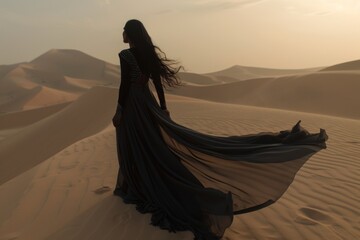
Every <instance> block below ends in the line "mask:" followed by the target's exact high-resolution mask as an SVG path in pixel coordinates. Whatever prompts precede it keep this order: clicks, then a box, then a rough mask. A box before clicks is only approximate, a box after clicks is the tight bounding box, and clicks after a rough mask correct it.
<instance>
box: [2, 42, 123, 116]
mask: <svg viewBox="0 0 360 240" xmlns="http://www.w3.org/2000/svg"><path fill="white" fill-rule="evenodd" d="M119 71H120V70H119V66H117V65H113V64H110V63H106V62H104V61H102V60H99V59H96V58H94V57H91V56H89V55H87V54H85V53H82V52H80V51H76V50H63V49H59V50H55V49H53V50H50V51H48V52H46V53H44V54H42V55H41V56H39V57H37V58H35V59H34V60H33V61H31V62H26V63H19V64H14V65H4V66H0V113H4V112H12V111H19V110H24V109H33V108H38V107H44V106H48V105H53V104H58V103H64V102H70V101H73V100H75V99H77V98H78V97H79V96H81V95H82V94H83V93H85V92H87V91H88V90H89V89H90V88H91V87H93V86H99V85H100V86H101V85H106V86H114V87H118V86H119V81H120V79H119Z"/></svg>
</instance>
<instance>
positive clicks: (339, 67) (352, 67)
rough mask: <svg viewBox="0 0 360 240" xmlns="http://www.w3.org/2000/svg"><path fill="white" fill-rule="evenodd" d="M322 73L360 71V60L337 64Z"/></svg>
mask: <svg viewBox="0 0 360 240" xmlns="http://www.w3.org/2000/svg"><path fill="white" fill-rule="evenodd" d="M321 71H360V60H355V61H350V62H345V63H340V64H336V65H334V66H330V67H327V68H324V69H322V70H321Z"/></svg>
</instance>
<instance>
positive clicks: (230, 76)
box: [203, 65, 323, 83]
mask: <svg viewBox="0 0 360 240" xmlns="http://www.w3.org/2000/svg"><path fill="white" fill-rule="evenodd" d="M322 68H323V67H318V68H304V69H272V68H260V67H248V66H239V65H235V66H232V67H230V68H227V69H224V70H221V71H217V72H212V73H206V74H203V75H205V76H209V77H212V78H215V79H218V80H220V79H223V80H224V81H223V82H228V83H229V82H236V81H239V80H248V79H254V78H264V77H281V76H288V75H298V74H304V73H312V72H316V71H319V70H321V69H322Z"/></svg>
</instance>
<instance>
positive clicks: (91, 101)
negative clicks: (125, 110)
mask: <svg viewBox="0 0 360 240" xmlns="http://www.w3.org/2000/svg"><path fill="white" fill-rule="evenodd" d="M117 92H118V91H117V89H112V88H101V87H94V88H92V89H91V90H90V91H89V92H88V93H86V94H84V95H82V96H81V97H80V98H79V99H78V100H77V101H75V102H73V103H72V104H70V105H68V106H67V107H65V108H63V109H62V110H61V111H59V112H57V113H55V114H53V115H51V116H48V117H46V118H44V119H42V120H40V121H38V122H36V123H34V124H31V125H29V126H28V127H26V128H24V129H23V130H22V131H20V132H19V133H17V134H15V135H13V136H10V137H8V138H6V139H5V141H2V142H1V144H0V184H1V183H3V182H5V181H8V180H9V179H11V178H13V177H15V176H16V175H18V174H20V173H22V172H24V171H26V170H28V169H30V168H31V167H34V166H35V165H36V164H38V163H40V162H41V161H43V160H44V159H46V158H49V157H50V156H52V155H53V154H55V153H57V152H58V151H60V150H62V149H63V148H64V147H66V146H68V145H70V144H72V143H74V142H75V141H77V140H79V139H82V138H84V137H87V136H89V135H92V134H95V133H96V132H98V131H100V130H101V129H103V128H104V127H105V126H107V124H109V121H110V120H111V118H112V115H113V113H114V111H115V108H116V102H117ZM99 99H101V101H99ZM99 116H101V117H99ZM37 146H41V147H40V148H39V147H37ZM19 149H21V151H19ZM25 156H26V157H25ZM30 156H31V157H30ZM29 157H30V159H29ZM14 162H16V164H14Z"/></svg>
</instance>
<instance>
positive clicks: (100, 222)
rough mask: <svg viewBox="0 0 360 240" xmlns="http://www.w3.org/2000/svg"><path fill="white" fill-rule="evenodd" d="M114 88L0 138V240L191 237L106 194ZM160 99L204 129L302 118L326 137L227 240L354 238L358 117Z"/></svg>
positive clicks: (267, 126) (236, 130)
mask: <svg viewBox="0 0 360 240" xmlns="http://www.w3.org/2000/svg"><path fill="white" fill-rule="evenodd" d="M116 95H117V89H116V88H106V87H94V88H92V89H91V90H90V92H89V93H86V94H84V95H82V96H81V97H80V98H79V99H78V100H77V101H75V102H73V103H72V104H70V105H67V106H66V107H64V108H59V110H58V112H57V113H54V114H52V115H50V116H48V117H46V118H44V119H43V120H40V121H38V122H36V123H33V124H30V125H27V126H26V127H25V128H24V129H23V130H21V131H20V132H18V133H17V134H16V137H15V136H11V137H9V138H6V139H5V140H4V141H0V160H1V162H0V171H1V172H0V176H1V182H2V185H0V196H2V197H1V198H0V206H6V207H5V208H4V207H3V208H1V214H0V239H17V240H24V239H36V240H42V239H48V240H50V239H51V240H60V239H61V240H63V239H89V240H90V239H94V240H98V239H109V240H111V239H134V240H136V239H138V240H147V239H159V240H161V239H164V240H165V239H166V240H168V239H174V240H175V239H179V240H180V239H182V240H183V239H189V240H190V239H192V238H193V236H192V234H191V233H190V232H180V233H176V234H174V233H168V232H167V231H163V230H161V229H159V228H156V227H153V226H151V225H150V224H149V222H150V215H149V214H145V215H143V214H140V213H138V212H137V211H136V210H135V208H134V206H133V205H126V204H124V203H123V202H122V201H121V200H120V198H119V197H116V196H113V195H112V189H113V187H114V184H115V181H116V175H117V171H118V161H117V155H116V145H115V131H114V130H115V129H114V128H113V126H112V124H111V116H112V114H113V112H114V107H115V105H114V102H115V100H116V98H115V97H116ZM98 99H101V101H98ZM167 100H168V107H169V109H170V111H171V115H172V118H173V119H174V120H175V121H176V122H178V123H180V124H183V125H184V126H188V127H190V128H193V129H194V130H198V131H200V132H204V133H208V134H218V135H224V136H226V135H235V134H239V135H241V134H247V133H253V132H260V131H279V130H284V129H288V128H289V127H291V126H292V125H293V124H294V123H296V122H297V121H298V120H299V119H301V120H302V123H303V126H304V127H306V128H307V129H308V130H309V131H312V132H315V131H318V130H319V128H320V127H322V128H325V129H326V130H327V132H328V134H329V136H330V139H329V141H328V148H327V149H326V150H324V151H321V152H320V153H319V154H317V155H315V156H314V157H312V158H311V159H310V160H309V161H308V162H307V163H306V164H305V166H304V167H303V168H302V169H301V170H300V171H299V173H298V175H297V176H296V178H295V180H294V182H293V184H292V185H291V186H290V188H289V189H288V191H287V192H286V193H285V195H284V196H283V197H282V198H281V199H280V200H279V201H278V202H277V203H275V204H274V205H271V206H270V207H268V208H265V209H263V210H260V211H258V212H253V213H248V214H245V215H238V216H236V217H235V218H234V222H233V224H232V225H231V227H230V228H229V229H228V230H227V231H226V233H225V236H224V239H230V240H237V239H295V240H296V239H357V238H359V237H360V228H359V227H358V226H359V223H360V222H359V218H358V216H359V214H360V212H359V205H358V203H359V201H360V191H359V183H360V177H359V174H357V171H358V169H359V168H360V152H359V151H360V148H359V144H360V137H359V136H360V121H357V120H349V119H344V118H337V117H329V116H324V115H317V114H308V113H299V112H291V111H285V110H275V109H269V108H259V107H250V106H239V105H234V104H222V103H215V102H209V101H204V100H198V99H193V98H188V97H183V96H172V95H167ZM31 111H32V112H31ZM31 111H30V110H29V111H26V112H27V113H28V114H29V116H31V114H32V113H34V112H33V111H35V110H31ZM37 111H40V109H38V110H37ZM26 112H24V113H23V114H24V115H23V116H25V114H26ZM18 114H20V113H18ZM3 117H4V116H3ZM0 119H1V117H0ZM35 136H36V137H35ZM55 136H56V137H55ZM50 140H51V143H50ZM18 149H22V151H17V152H16V150H18ZM30 156H31V157H30ZM4 159H5V161H4Z"/></svg>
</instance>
